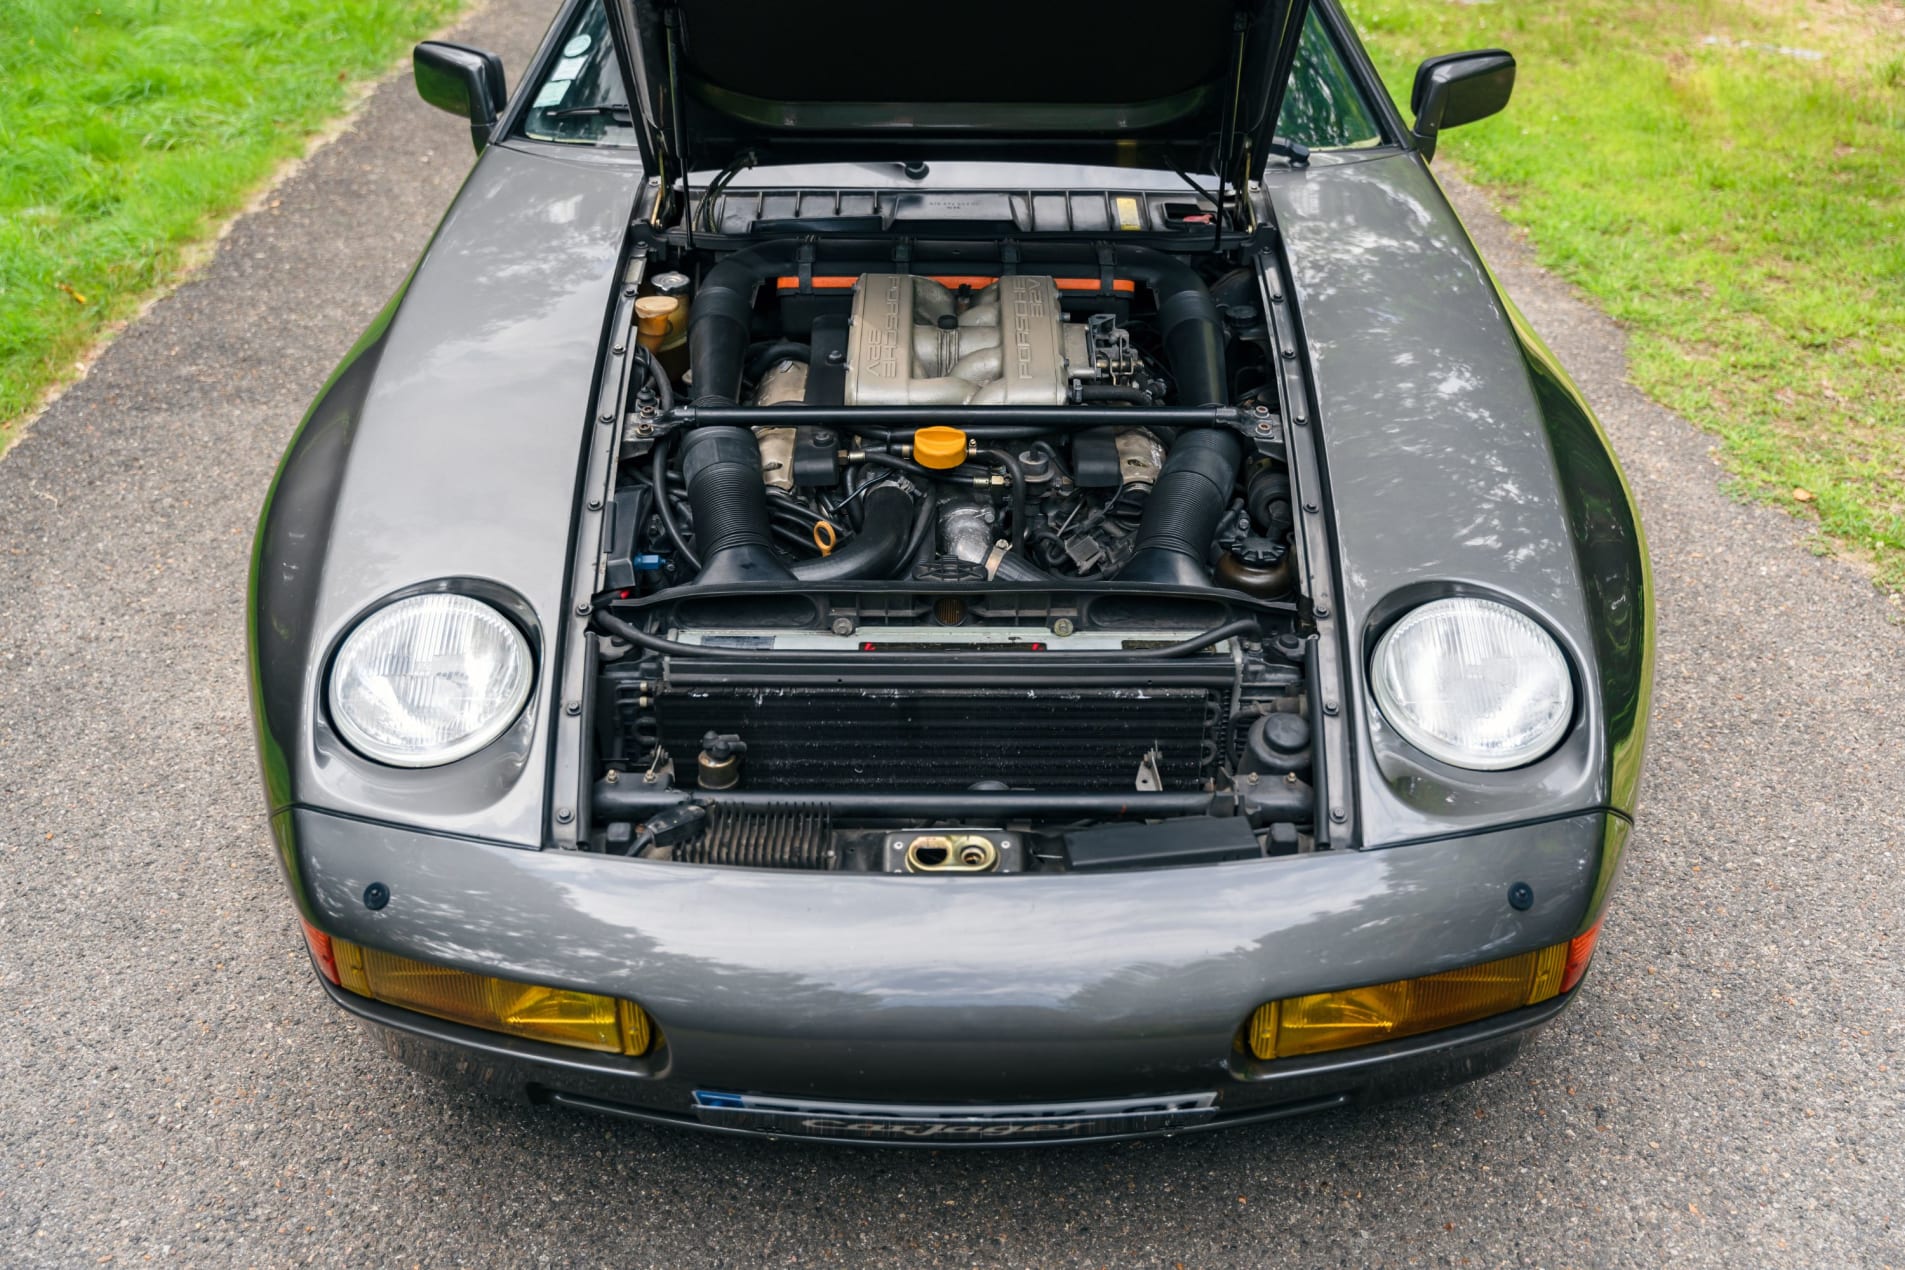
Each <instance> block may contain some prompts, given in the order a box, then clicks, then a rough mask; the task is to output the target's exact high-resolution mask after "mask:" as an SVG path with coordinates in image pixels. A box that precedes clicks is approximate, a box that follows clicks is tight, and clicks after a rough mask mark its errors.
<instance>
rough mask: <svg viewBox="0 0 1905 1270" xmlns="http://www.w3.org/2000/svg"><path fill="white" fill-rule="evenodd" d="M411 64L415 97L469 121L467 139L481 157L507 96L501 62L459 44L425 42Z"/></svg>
mask: <svg viewBox="0 0 1905 1270" xmlns="http://www.w3.org/2000/svg"><path fill="white" fill-rule="evenodd" d="M411 64H412V66H413V67H414V68H415V72H416V77H417V95H418V96H419V97H422V98H423V99H424V100H425V101H427V102H429V103H430V104H431V105H432V106H435V107H436V108H437V109H438V110H447V111H449V112H450V113H451V114H453V115H461V116H463V117H464V118H465V119H468V120H469V121H470V140H471V141H472V142H474V143H475V145H476V152H477V153H478V154H481V153H482V152H483V147H484V146H486V145H488V144H489V134H490V129H492V128H494V127H495V126H496V116H497V115H498V114H500V113H501V112H502V109H503V101H504V99H505V98H506V97H507V96H508V90H507V89H506V88H505V86H504V83H503V59H502V58H500V57H498V56H496V54H494V53H486V52H484V51H483V50H482V49H473V48H469V47H467V46H465V45H462V44H446V43H444V42H443V41H441V40H425V41H424V42H423V43H421V44H419V45H417V48H416V51H415V52H414V53H413V54H412V55H411Z"/></svg>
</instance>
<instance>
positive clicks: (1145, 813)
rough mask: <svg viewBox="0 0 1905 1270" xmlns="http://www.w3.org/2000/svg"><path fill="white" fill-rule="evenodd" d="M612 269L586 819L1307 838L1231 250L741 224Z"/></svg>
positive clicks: (1004, 836)
mask: <svg viewBox="0 0 1905 1270" xmlns="http://www.w3.org/2000/svg"><path fill="white" fill-rule="evenodd" d="M661 263H663V262H656V263H653V264H649V265H648V267H646V268H645V269H643V270H642V271H641V281H640V283H639V285H638V286H637V287H635V288H632V289H631V291H632V295H631V298H632V300H633V315H632V319H631V324H632V327H633V329H632V331H631V332H630V334H631V336H632V341H631V342H632V343H633V345H634V346H633V347H631V348H628V349H627V354H628V356H627V364H628V370H627V376H628V378H627V390H626V396H625V398H624V400H625V402H626V403H627V407H628V408H627V410H626V412H625V416H624V425H625V426H624V428H623V430H622V432H621V434H620V443H619V447H618V449H617V452H616V462H615V465H614V475H613V482H612V489H611V491H610V497H609V500H608V506H607V507H606V508H605V509H604V525H603V529H602V543H603V548H602V550H601V551H600V553H599V557H598V561H597V578H596V580H597V582H598V591H597V593H596V596H595V601H594V605H593V613H592V616H591V622H592V625H593V629H594V632H595V635H596V642H595V647H594V649H593V652H594V670H593V672H592V702H591V705H590V709H589V718H588V727H587V737H588V745H589V747H590V752H589V756H588V763H589V771H590V773H591V778H592V779H593V782H594V784H593V797H592V799H591V810H592V813H593V814H592V816H591V819H590V824H589V827H588V830H587V835H586V839H585V845H586V846H588V847H590V848H592V849H596V850H601V851H605V852H608V853H611V854H625V855H630V856H635V857H638V858H644V859H659V860H674V861H680V862H684V863H694V864H712V865H730V866H741V867H777V868H810V869H854V870H863V871H870V872H890V873H913V874H936V875H943V874H984V873H1017V872H1036V871H1044V870H1052V869H1068V870H1094V869H1116V868H1141V867H1158V866H1163V865H1172V864H1197V863H1214V862H1219V861H1227V860H1239V859H1249V858H1259V857H1263V856H1268V855H1283V854H1292V853H1296V852H1300V851H1308V850H1313V849H1317V847H1318V845H1319V842H1318V840H1319V835H1318V833H1317V831H1316V823H1315V804H1316V798H1315V794H1314V790H1315V788H1316V787H1317V785H1318V783H1319V781H1318V777H1319V773H1318V768H1319V767H1320V765H1321V764H1320V760H1319V759H1318V758H1317V756H1316V751H1317V748H1318V747H1316V746H1315V745H1314V744H1313V743H1312V736H1311V733H1312V708H1311V701H1312V697H1313V692H1312V680H1313V668H1312V661H1313V657H1312V653H1313V649H1314V646H1315V635H1316V632H1315V628H1314V625H1313V623H1312V620H1311V615H1310V613H1309V612H1308V605H1307V601H1306V599H1305V597H1304V595H1303V594H1302V592H1301V587H1300V582H1301V579H1302V577H1303V570H1302V569H1301V567H1300V558H1299V557H1300V552H1301V547H1300V545H1299V543H1298V541H1297V537H1298V536H1297V534H1296V533H1295V532H1294V531H1295V526H1296V519H1297V517H1296V514H1295V512H1294V503H1295V500H1294V497H1293V493H1292V478H1291V471H1290V464H1289V461H1288V457H1287V455H1286V450H1285V445H1286V441H1285V429H1284V426H1283V419H1282V414H1283V410H1282V407H1281V404H1280V403H1281V399H1282V392H1281V388H1282V385H1281V381H1280V378H1279V375H1278V367H1277V365H1276V358H1275V355H1274V353H1273V345H1274V341H1273V339H1272V336H1271V333H1270V321H1269V316H1268V314H1267V313H1266V312H1265V305H1264V291H1263V281H1262V277H1261V275H1260V273H1259V272H1258V271H1257V270H1255V269H1253V268H1249V267H1241V266H1240V265H1239V263H1238V262H1237V261H1235V260H1230V259H1226V258H1224V257H1223V256H1221V255H1219V254H1218V253H1215V252H1208V253H1201V254H1200V255H1197V256H1185V255H1178V254H1174V253H1167V252H1164V251H1159V250H1154V249H1150V248H1146V247H1127V246H1122V245H1119V246H1116V247H1114V246H1110V245H1107V244H1102V243H1032V242H1015V241H1009V240H1008V241H1006V242H1003V243H998V242H995V243H973V242H957V243H948V244H939V245H934V244H930V243H920V242H914V241H911V240H906V241H901V242H858V243H849V242H827V241H824V240H823V241H821V242H819V243H818V244H817V243H816V242H814V241H813V240H773V241H769V242H767V243H764V244H761V245H758V246H753V247H748V248H744V249H741V250H737V251H733V252H730V253H728V254H726V255H721V256H714V255H712V254H709V253H704V254H702V255H701V256H699V257H697V256H694V255H692V254H691V253H685V252H676V253H675V254H673V255H672V256H671V257H670V258H668V259H667V260H666V261H665V264H666V265H667V267H658V266H659V264H661Z"/></svg>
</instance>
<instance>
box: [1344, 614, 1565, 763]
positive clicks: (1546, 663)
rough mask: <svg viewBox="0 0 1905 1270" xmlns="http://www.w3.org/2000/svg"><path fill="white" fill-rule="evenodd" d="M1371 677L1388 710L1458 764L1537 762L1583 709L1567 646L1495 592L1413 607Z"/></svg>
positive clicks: (1379, 647) (1417, 742)
mask: <svg viewBox="0 0 1905 1270" xmlns="http://www.w3.org/2000/svg"><path fill="white" fill-rule="evenodd" d="M1369 677H1370V681H1371V683H1370V686H1371V687H1372V688H1373V689H1374V691H1375V694H1376V704H1377V705H1378V706H1380V707H1381V708H1382V714H1383V718H1385V719H1387V720H1388V721H1389V723H1390V725H1391V726H1392V727H1394V728H1395V729H1396V731H1398V732H1400V733H1401V734H1402V735H1403V737H1404V738H1405V739H1406V740H1408V741H1409V743H1410V744H1412V745H1414V746H1415V747H1416V748H1417V749H1420V750H1422V751H1423V752H1424V753H1427V754H1429V755H1431V756H1433V757H1435V758H1439V759H1441V760H1442V761H1443V762H1444V763H1453V764H1454V765H1456V766H1457V767H1468V768H1475V769H1478V770H1480V771H1488V772H1492V771H1500V770H1501V769H1503V768H1508V767H1519V766H1521V765H1522V764H1523V763H1531V762H1533V761H1534V760H1535V759H1538V758H1540V757H1541V756H1542V755H1543V754H1546V753H1547V752H1548V751H1549V750H1551V749H1553V748H1554V746H1555V743H1556V742H1557V741H1559V740H1560V739H1561V734H1562V733H1564V732H1566V731H1567V730H1568V720H1569V719H1570V718H1571V717H1573V714H1574V683H1573V680H1572V679H1571V677H1570V676H1569V674H1568V661H1567V658H1566V657H1565V656H1563V655H1562V652H1561V649H1560V646H1559V645H1557V644H1556V643H1555V642H1554V639H1553V637H1552V636H1550V635H1549V634H1548V632H1546V631H1545V630H1543V629H1541V626H1540V625H1539V624H1538V623H1537V622H1535V620H1534V619H1533V618H1530V617H1529V616H1528V615H1527V614H1525V613H1522V612H1520V611H1518V610H1516V609H1511V608H1509V607H1508V606H1507V605H1505V604H1496V603H1494V602H1492V601H1490V600H1478V599H1471V598H1467V597H1464V598H1460V599H1451V600H1436V601H1433V602H1432V603H1429V604H1424V605H1423V606H1422V607H1421V608H1418V609H1415V610H1414V611H1412V612H1410V613H1408V614H1406V615H1405V616H1404V617H1403V618H1402V619H1401V620H1400V621H1398V622H1397V623H1396V624H1395V625H1394V626H1392V627H1390V628H1389V630H1388V631H1387V632H1385V633H1384V635H1383V637H1382V639H1380V640H1379V641H1377V643H1376V655H1375V657H1374V658H1373V659H1372V661H1371V664H1370V676H1369Z"/></svg>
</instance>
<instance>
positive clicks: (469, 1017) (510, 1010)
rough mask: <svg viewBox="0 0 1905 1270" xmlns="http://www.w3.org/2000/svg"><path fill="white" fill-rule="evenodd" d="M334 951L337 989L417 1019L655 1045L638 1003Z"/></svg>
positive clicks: (642, 1047)
mask: <svg viewBox="0 0 1905 1270" xmlns="http://www.w3.org/2000/svg"><path fill="white" fill-rule="evenodd" d="M331 951H332V954H333V956H334V957H335V958H336V960H337V981H338V984H339V986H341V987H343V988H346V989H348V990H349V991H351V992H355V993H356V994H357V995H358V996H360V997H369V998H370V999H371V1000H373V1001H382V1002H383V1003H384V1004H386V1005H395V1006H401V1007H402V1008H404V1009H406V1010H415V1011H416V1012H417V1013H418V1014H428V1015H431V1016H432V1017H434V1018H439V1019H448V1020H450V1021H451V1022H452V1023H464V1024H468V1025H469V1026H470V1027H480V1028H483V1029H484V1030H486V1031H490V1032H502V1033H505V1034H507V1035H509V1036H520V1037H523V1038H524V1039H526V1040H531V1041H547V1042H548V1043H550V1044H552V1045H569V1046H573V1047H575V1048H577V1049H586V1050H601V1051H603V1052H605V1053H609V1054H630V1055H636V1054H646V1053H647V1052H648V1049H649V1047H650V1046H651V1045H653V1044H654V1042H655V1028H654V1025H653V1024H652V1023H651V1022H650V1021H649V1018H648V1013H647V1012H646V1011H645V1010H643V1009H642V1007H640V1006H639V1005H636V1004H635V1003H634V1002H633V1001H622V1000H618V999H617V998H615V997H604V996H598V995H596V994H595V993H593V992H575V991H571V990H570V989H568V988H545V987H542V986H540V985H538V984H533V983H518V982H516V981H515V980H513V979H493V978H491V977H489V976H488V975H475V974H471V973H469V972H468V971H465V970H454V969H452V968H450V967H449V966H436V965H431V964H430V963H429V962H424V961H412V960H410V958H408V957H399V956H397V955H396V954H395V953H387V952H379V951H378V950H377V949H375V948H365V947H362V946H361V945H358V944H352V943H347V942H346V941H344V940H342V939H333V940H331Z"/></svg>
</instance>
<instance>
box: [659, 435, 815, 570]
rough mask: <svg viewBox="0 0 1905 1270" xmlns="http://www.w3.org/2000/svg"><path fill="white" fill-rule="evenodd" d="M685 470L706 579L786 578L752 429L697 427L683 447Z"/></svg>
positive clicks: (758, 448) (682, 464)
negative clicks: (775, 546) (777, 553)
mask: <svg viewBox="0 0 1905 1270" xmlns="http://www.w3.org/2000/svg"><path fill="white" fill-rule="evenodd" d="M681 475H682V479H683V482H684V483H685V484H686V485H687V487H688V506H689V507H690V508H691V509H692V510H693V511H694V517H695V550H696V552H697V553H698V554H699V555H700V556H701V572H700V573H698V574H696V575H695V581H696V582H697V583H703V582H767V581H776V582H784V581H787V580H788V579H789V578H791V577H792V576H793V575H792V574H790V573H788V572H787V566H786V565H783V564H782V563H781V562H780V561H779V560H777V559H775V557H774V550H773V546H772V544H773V541H774V535H773V530H772V528H771V522H770V521H769V520H768V516H767V487H766V485H765V484H764V483H763V482H762V480H761V447H760V443H759V442H757V441H756V440H755V439H754V431H753V429H751V428H733V427H718V428H695V429H694V430H692V431H691V432H689V433H688V439H687V441H685V442H684V443H683V444H682V447H681Z"/></svg>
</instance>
